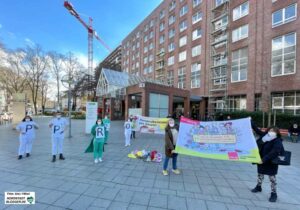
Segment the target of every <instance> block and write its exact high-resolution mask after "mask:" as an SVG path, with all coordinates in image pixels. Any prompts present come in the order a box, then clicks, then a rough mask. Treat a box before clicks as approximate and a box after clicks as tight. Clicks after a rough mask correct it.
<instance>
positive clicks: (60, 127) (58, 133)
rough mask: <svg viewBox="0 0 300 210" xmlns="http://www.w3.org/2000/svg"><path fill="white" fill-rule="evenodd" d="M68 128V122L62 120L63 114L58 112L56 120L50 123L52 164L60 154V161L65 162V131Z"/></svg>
mask: <svg viewBox="0 0 300 210" xmlns="http://www.w3.org/2000/svg"><path fill="white" fill-rule="evenodd" d="M67 126H68V122H67V120H66V119H65V118H62V116H61V112H59V111H57V112H56V114H55V118H54V119H52V120H51V121H50V123H49V128H51V134H52V162H55V161H56V155H57V154H58V153H59V159H60V160H64V159H65V157H64V156H63V143H64V138H65V133H64V132H65V130H66V128H67Z"/></svg>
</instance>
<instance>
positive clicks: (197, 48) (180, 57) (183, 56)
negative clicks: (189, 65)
mask: <svg viewBox="0 0 300 210" xmlns="http://www.w3.org/2000/svg"><path fill="white" fill-rule="evenodd" d="M200 54H201V45H197V46H194V47H193V48H192V57H195V56H199V55H200ZM186 55H187V52H186V50H185V51H182V52H180V53H179V54H178V62H183V61H185V60H186ZM174 63H175V57H174V55H173V56H170V57H169V58H168V66H171V65H173V64H174Z"/></svg>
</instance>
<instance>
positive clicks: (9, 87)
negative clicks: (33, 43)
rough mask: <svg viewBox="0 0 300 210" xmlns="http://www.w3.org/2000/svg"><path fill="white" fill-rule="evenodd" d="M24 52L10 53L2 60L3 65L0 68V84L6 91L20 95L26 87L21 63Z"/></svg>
mask: <svg viewBox="0 0 300 210" xmlns="http://www.w3.org/2000/svg"><path fill="white" fill-rule="evenodd" d="M24 58H25V54H24V52H22V51H21V50H18V51H11V52H8V53H7V54H6V56H5V57H4V58H3V63H4V64H3V65H2V66H1V67H0V75H1V76H0V83H2V84H3V85H4V86H5V89H6V91H7V92H8V93H9V94H10V95H12V94H13V93H22V92H23V91H24V89H25V88H26V85H27V80H26V76H25V69H24V65H23V61H24Z"/></svg>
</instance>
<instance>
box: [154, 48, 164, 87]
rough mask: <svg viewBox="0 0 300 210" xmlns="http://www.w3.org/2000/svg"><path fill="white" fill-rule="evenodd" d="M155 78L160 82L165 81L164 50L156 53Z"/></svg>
mask: <svg viewBox="0 0 300 210" xmlns="http://www.w3.org/2000/svg"><path fill="white" fill-rule="evenodd" d="M155 79H156V80H158V81H161V82H166V71H165V52H164V50H160V51H159V52H158V53H157V54H156V66H155Z"/></svg>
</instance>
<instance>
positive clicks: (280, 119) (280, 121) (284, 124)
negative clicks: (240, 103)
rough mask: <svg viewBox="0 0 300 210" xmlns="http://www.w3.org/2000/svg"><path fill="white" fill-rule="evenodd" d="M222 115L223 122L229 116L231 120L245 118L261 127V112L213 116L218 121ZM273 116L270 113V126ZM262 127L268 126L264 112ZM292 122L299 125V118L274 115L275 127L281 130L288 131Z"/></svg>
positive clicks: (226, 113) (289, 115) (240, 112)
mask: <svg viewBox="0 0 300 210" xmlns="http://www.w3.org/2000/svg"><path fill="white" fill-rule="evenodd" d="M221 114H223V117H224V120H225V119H226V117H227V116H228V115H230V117H231V119H239V118H246V117H251V119H252V120H253V121H254V123H255V124H256V125H257V126H258V127H263V112H261V111H257V112H249V111H235V112H218V113H216V115H215V118H216V120H219V119H220V118H221V117H222V116H221ZM274 114H275V113H271V125H273V124H274ZM264 118H265V119H264V120H265V122H264V127H267V126H268V113H266V112H265V114H264ZM294 122H296V123H298V124H300V116H296V115H291V114H284V113H276V123H275V125H276V126H277V127H279V128H281V129H288V128H289V127H290V126H291V124H293V123H294Z"/></svg>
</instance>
